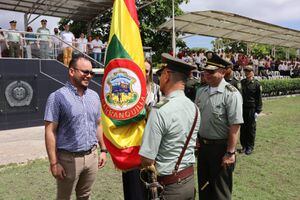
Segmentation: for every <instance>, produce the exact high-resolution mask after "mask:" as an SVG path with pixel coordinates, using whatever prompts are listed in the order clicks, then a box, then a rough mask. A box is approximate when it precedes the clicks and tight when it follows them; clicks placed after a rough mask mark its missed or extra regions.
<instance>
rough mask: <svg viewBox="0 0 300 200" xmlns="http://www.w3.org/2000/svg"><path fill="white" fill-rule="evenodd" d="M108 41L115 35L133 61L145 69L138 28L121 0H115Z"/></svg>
mask: <svg viewBox="0 0 300 200" xmlns="http://www.w3.org/2000/svg"><path fill="white" fill-rule="evenodd" d="M111 24H112V25H111V30H110V36H109V42H110V41H111V39H112V37H113V35H116V36H117V37H118V39H119V41H120V42H121V44H122V46H123V47H124V49H125V50H126V51H127V53H128V54H129V55H130V57H131V58H132V59H133V61H134V62H135V63H136V64H137V65H138V66H139V67H140V68H141V69H142V71H143V72H144V71H145V66H144V64H145V63H144V53H143V46H142V42H141V36H140V30H139V27H138V26H137V24H136V23H135V21H134V20H133V19H132V17H131V15H130V13H129V11H128V9H127V6H126V4H125V3H124V1H123V0H115V3H114V7H113V17H112V23H111Z"/></svg>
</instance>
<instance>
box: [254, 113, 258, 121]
mask: <svg viewBox="0 0 300 200" xmlns="http://www.w3.org/2000/svg"><path fill="white" fill-rule="evenodd" d="M257 118H258V114H257V113H254V120H255V121H257Z"/></svg>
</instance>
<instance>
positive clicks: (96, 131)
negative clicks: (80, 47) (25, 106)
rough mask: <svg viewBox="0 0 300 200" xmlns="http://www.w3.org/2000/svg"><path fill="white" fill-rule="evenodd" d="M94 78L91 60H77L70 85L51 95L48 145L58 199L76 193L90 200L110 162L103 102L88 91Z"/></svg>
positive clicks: (48, 116) (47, 128) (48, 105)
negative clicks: (101, 122)
mask: <svg viewBox="0 0 300 200" xmlns="http://www.w3.org/2000/svg"><path fill="white" fill-rule="evenodd" d="M93 75H94V72H93V71H92V64H91V62H90V61H89V60H87V59H86V58H84V57H82V56H78V57H75V58H73V59H72V60H71V62H70V66H69V79H70V82H67V83H66V85H65V86H64V87H62V88H60V89H58V90H57V91H55V92H53V93H52V94H50V96H49V98H48V101H47V104H46V109H45V117H44V120H45V141H46V149H47V153H48V157H49V162H50V169H51V173H52V175H53V176H54V177H55V178H56V180H57V199H70V198H71V194H72V191H73V190H74V189H75V190H76V197H77V199H89V197H90V195H91V188H92V185H93V183H94V181H95V179H96V175H97V170H98V168H102V167H104V165H105V162H106V153H107V150H106V147H105V144H104V142H103V135H102V134H103V133H102V128H101V124H100V120H101V117H100V116H101V115H100V112H101V105H100V99H99V96H98V95H97V93H96V92H94V91H92V90H90V89H88V88H87V87H88V84H89V82H90V80H91V79H92V77H93ZM98 144H99V146H100V148H101V154H100V156H99V159H98V152H97V146H98Z"/></svg>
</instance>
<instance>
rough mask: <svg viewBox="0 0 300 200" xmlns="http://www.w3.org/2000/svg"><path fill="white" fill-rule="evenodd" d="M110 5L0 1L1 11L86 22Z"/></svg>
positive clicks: (99, 0)
mask: <svg viewBox="0 0 300 200" xmlns="http://www.w3.org/2000/svg"><path fill="white" fill-rule="evenodd" d="M112 4H113V1H112V0H85V1H83V0H22V1H21V0H0V6H1V9H3V10H10V11H17V12H23V13H29V14H38V15H46V16H53V17H60V18H69V19H72V20H79V19H80V20H86V21H88V20H91V19H93V18H95V17H97V16H98V15H99V14H101V13H102V12H104V11H105V10H107V9H108V8H111V7H112Z"/></svg>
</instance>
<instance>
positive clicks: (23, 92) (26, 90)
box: [5, 81, 33, 107]
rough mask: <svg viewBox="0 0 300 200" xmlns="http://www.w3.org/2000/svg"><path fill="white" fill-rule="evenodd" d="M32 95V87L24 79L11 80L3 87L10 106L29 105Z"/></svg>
mask: <svg viewBox="0 0 300 200" xmlns="http://www.w3.org/2000/svg"><path fill="white" fill-rule="evenodd" d="M32 96H33V90H32V87H31V86H30V84H29V83H27V82H25V81H14V82H11V83H10V84H9V85H8V86H7V87H6V89H5V97H6V101H7V102H8V104H9V105H10V106H11V107H19V106H28V105H30V103H31V100H32Z"/></svg>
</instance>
